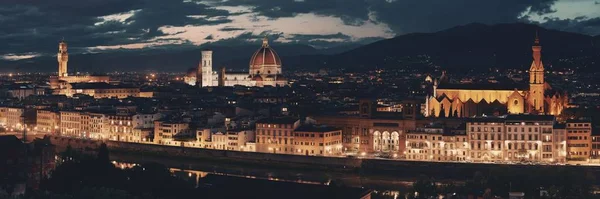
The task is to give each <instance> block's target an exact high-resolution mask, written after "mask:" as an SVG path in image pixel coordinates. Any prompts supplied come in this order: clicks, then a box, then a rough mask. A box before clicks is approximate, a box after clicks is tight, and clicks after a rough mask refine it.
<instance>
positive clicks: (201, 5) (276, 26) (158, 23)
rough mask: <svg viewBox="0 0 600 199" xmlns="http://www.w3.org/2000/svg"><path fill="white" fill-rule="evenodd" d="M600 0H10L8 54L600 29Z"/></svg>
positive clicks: (0, 8)
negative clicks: (479, 29) (507, 26)
mask: <svg viewBox="0 0 600 199" xmlns="http://www.w3.org/2000/svg"><path fill="white" fill-rule="evenodd" d="M598 9H600V5H598V4H597V2H596V1H595V0H577V1H569V0H528V1H523V0H502V1H481V0H452V1H440V0H420V1H414V0H168V1H165V0H126V1H122V0H60V1H48V0H26V1H24V0H4V1H3V3H2V4H0V27H2V28H0V43H2V44H3V45H2V46H0V55H10V54H14V55H22V54H27V53H31V52H34V53H37V54H40V55H52V54H54V53H55V52H56V45H57V43H58V41H59V40H61V38H63V37H64V38H65V40H66V41H67V42H68V43H69V50H70V52H71V53H74V54H76V53H86V52H89V51H93V52H96V51H104V50H118V49H138V48H165V47H173V48H176V47H178V46H186V47H188V46H194V45H196V46H197V45H202V44H205V43H215V42H220V43H223V44H227V45H234V44H235V42H242V43H243V42H255V41H257V39H260V38H262V36H263V35H262V34H269V36H270V37H272V39H273V40H274V41H275V42H281V43H298V44H307V45H311V46H314V47H319V48H323V47H331V46H336V45H342V44H363V43H367V42H372V41H373V40H376V39H381V38H390V37H393V36H396V35H400V34H406V33H413V32H433V31H438V30H442V29H446V28H450V27H454V26H457V25H462V24H467V23H473V22H480V23H486V24H494V23H510V22H519V21H521V22H529V23H535V24H539V25H542V26H544V27H546V28H554V29H560V30H566V31H574V32H579V33H585V34H591V35H597V34H600V29H599V27H600V24H599V22H598V21H599V19H598V17H600V12H597V10H598Z"/></svg>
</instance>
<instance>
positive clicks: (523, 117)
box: [506, 114, 554, 121]
mask: <svg viewBox="0 0 600 199" xmlns="http://www.w3.org/2000/svg"><path fill="white" fill-rule="evenodd" d="M506 120H512V121H514V120H518V121H554V115H524V114H522V115H508V116H506Z"/></svg>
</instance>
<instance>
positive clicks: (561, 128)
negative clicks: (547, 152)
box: [552, 124, 567, 163]
mask: <svg viewBox="0 0 600 199" xmlns="http://www.w3.org/2000/svg"><path fill="white" fill-rule="evenodd" d="M552 134H553V137H552V138H553V139H554V149H553V157H554V161H555V162H561V163H562V162H566V161H567V129H566V125H565V124H554V128H553V129H552Z"/></svg>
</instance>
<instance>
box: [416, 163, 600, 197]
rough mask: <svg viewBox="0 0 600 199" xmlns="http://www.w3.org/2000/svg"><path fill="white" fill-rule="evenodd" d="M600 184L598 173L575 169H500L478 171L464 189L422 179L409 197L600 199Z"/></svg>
mask: <svg viewBox="0 0 600 199" xmlns="http://www.w3.org/2000/svg"><path fill="white" fill-rule="evenodd" d="M597 182H598V181H597V179H596V176H595V173H592V172H587V171H584V170H581V169H577V168H575V167H539V168H537V167H536V168H513V167H498V168H496V169H492V170H490V171H489V173H482V172H479V171H477V172H475V173H474V174H473V176H472V178H470V179H468V180H466V181H465V183H464V184H460V185H459V184H454V183H438V182H437V181H436V180H435V179H434V178H431V177H427V176H424V175H422V176H420V177H419V178H418V179H417V181H416V182H415V183H414V184H413V187H412V190H411V191H410V192H409V193H408V195H409V196H408V197H409V198H430V197H435V196H438V195H444V196H447V195H448V194H450V195H453V193H456V195H458V196H468V195H473V196H481V197H483V198H493V197H494V196H500V197H503V198H507V197H508V193H509V192H524V193H525V196H526V198H548V199H551V198H600V197H599V196H597V195H593V194H592V187H593V186H594V185H596V184H597ZM414 193H418V194H417V195H415V194H414Z"/></svg>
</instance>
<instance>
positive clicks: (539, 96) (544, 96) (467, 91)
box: [425, 36, 569, 117]
mask: <svg viewBox="0 0 600 199" xmlns="http://www.w3.org/2000/svg"><path fill="white" fill-rule="evenodd" d="M532 50H533V62H532V63H531V67H530V69H529V84H516V83H515V84H452V83H449V82H448V78H447V77H446V75H445V73H443V74H442V77H440V79H439V81H437V80H436V81H434V85H433V96H431V97H429V98H428V100H427V102H426V110H427V111H426V112H425V115H426V116H430V117H471V116H475V115H482V114H491V113H495V112H499V113H501V114H504V113H510V114H522V113H530V114H549V115H559V114H560V113H561V112H562V111H563V109H565V108H566V107H567V104H568V103H569V98H568V95H567V94H566V93H565V92H561V91H557V90H555V89H553V88H552V87H551V86H550V84H548V83H547V82H545V81H544V64H543V63H542V55H541V51H542V46H541V45H540V40H539V38H538V37H537V36H536V39H535V42H534V45H533V46H532Z"/></svg>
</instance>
